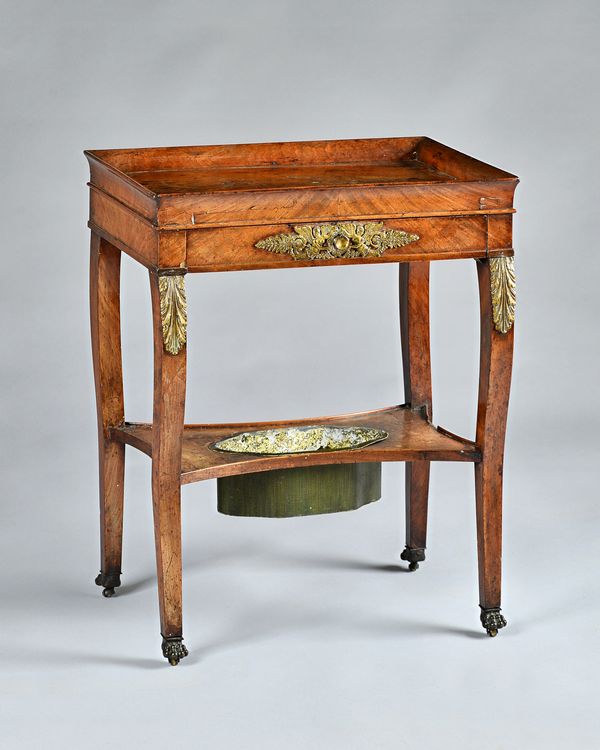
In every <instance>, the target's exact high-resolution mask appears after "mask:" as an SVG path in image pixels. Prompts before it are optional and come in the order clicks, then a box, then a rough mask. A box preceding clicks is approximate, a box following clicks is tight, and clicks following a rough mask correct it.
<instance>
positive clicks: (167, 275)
mask: <svg viewBox="0 0 600 750" xmlns="http://www.w3.org/2000/svg"><path fill="white" fill-rule="evenodd" d="M184 273H185V270H183V269H175V271H170V270H169V272H164V273H161V272H159V277H158V291H159V294H160V320H161V324H162V335H163V343H164V346H165V349H166V351H168V352H169V354H178V353H179V352H180V350H181V349H182V348H183V346H184V345H185V342H186V339H187V302H186V298H185V284H184V280H183V274H184Z"/></svg>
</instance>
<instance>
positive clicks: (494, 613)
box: [480, 607, 506, 638]
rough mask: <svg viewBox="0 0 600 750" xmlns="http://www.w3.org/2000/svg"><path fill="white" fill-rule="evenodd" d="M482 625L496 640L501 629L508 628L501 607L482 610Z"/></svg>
mask: <svg viewBox="0 0 600 750" xmlns="http://www.w3.org/2000/svg"><path fill="white" fill-rule="evenodd" d="M480 619H481V624H482V625H483V627H484V628H485V631H486V633H487V634H488V635H489V636H490V638H495V637H496V636H497V635H498V631H499V630H500V629H501V628H505V627H506V619H505V617H504V615H503V614H501V612H500V607H491V608H489V609H484V608H483V607H482V608H481V618H480Z"/></svg>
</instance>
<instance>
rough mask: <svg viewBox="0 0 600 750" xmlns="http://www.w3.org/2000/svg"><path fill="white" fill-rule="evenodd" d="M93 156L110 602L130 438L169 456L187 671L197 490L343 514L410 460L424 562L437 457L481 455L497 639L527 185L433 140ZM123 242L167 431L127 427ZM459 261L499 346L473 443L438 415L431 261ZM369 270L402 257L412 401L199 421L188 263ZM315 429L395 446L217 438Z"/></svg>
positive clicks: (94, 321) (164, 509) (158, 519)
mask: <svg viewBox="0 0 600 750" xmlns="http://www.w3.org/2000/svg"><path fill="white" fill-rule="evenodd" d="M85 155H86V157H87V159H88V161H89V165H90V171H91V179H90V183H89V186H90V219H89V227H90V229H91V232H92V238H91V272H90V292H91V327H92V350H93V361H94V375H95V383H96V399H97V410H98V431H99V460H100V529H101V570H100V574H99V576H98V577H97V578H96V583H97V584H98V585H99V586H102V588H103V593H104V595H105V596H112V595H113V594H114V591H115V589H116V588H117V587H118V586H119V585H120V583H121V551H122V532H123V489H124V460H125V445H130V446H133V447H135V448H137V449H139V450H141V451H143V452H144V453H146V454H147V455H148V456H150V457H151V459H152V500H153V509H154V528H155V542H156V562H157V577H158V596H159V604H160V624H161V634H162V639H163V640H162V651H163V655H164V656H165V658H166V659H167V660H168V661H169V662H170V663H171V664H177V663H178V662H179V660H180V659H181V658H183V657H184V656H186V655H187V653H188V652H187V650H186V648H185V646H184V645H183V630H182V562H181V560H182V558H181V500H180V494H181V489H180V488H181V485H182V484H186V483H189V482H196V481H200V480H203V479H210V478H217V479H218V481H219V508H220V509H221V510H223V512H233V513H239V514H244V515H246V514H247V515H293V514H297V513H308V512H330V511H331V510H345V509H348V508H351V507H358V506H359V505H361V504H364V502H370V501H371V500H373V499H377V498H378V496H379V494H380V486H379V485H378V481H379V480H378V476H377V474H376V471H374V469H375V466H374V465H375V464H380V462H382V461H406V462H407V463H406V499H405V500H406V548H405V549H404V551H403V552H402V554H401V558H402V559H403V560H405V561H407V562H408V563H409V566H410V568H411V569H412V570H415V569H417V568H418V566H419V563H420V562H422V561H423V560H424V559H425V546H426V527H427V501H428V488H429V466H430V462H431V461H470V462H472V463H473V465H474V467H475V491H476V515H477V549H478V560H479V604H480V608H481V615H480V617H481V623H482V625H483V627H484V628H485V630H486V631H487V632H488V633H489V635H491V636H494V635H496V634H497V632H498V630H499V629H500V628H502V627H504V626H505V625H506V620H505V619H504V617H503V615H502V613H501V611H500V578H501V544H502V528H501V526H502V469H503V453H504V436H505V428H506V417H507V408H508V397H509V389H510V380H511V368H512V352H513V321H514V309H515V275H514V260H513V256H514V251H513V248H512V214H513V213H514V209H513V195H514V191H515V187H516V185H517V182H518V179H517V178H516V177H515V176H514V175H512V174H509V173H507V172H504V171H502V170H500V169H497V168H495V167H492V166H490V165H488V164H484V163H483V162H480V161H477V160H476V159H473V158H471V157H469V156H466V155H464V154H462V153H460V152H458V151H455V150H453V149H451V148H449V147H447V146H444V145H442V144H440V143H437V142H436V141H433V140H431V139H429V138H424V137H414V138H384V139H366V140H347V141H315V142H304V143H270V144H251V145H234V146H198V147H196V146H194V147H173V148H141V149H117V150H100V151H96V150H94V151H86V152H85ZM122 252H125V253H127V254H128V255H130V256H131V257H132V258H134V259H135V260H137V261H138V262H139V263H141V264H142V265H143V266H145V267H146V268H147V269H148V271H149V276H150V288H151V296H152V311H153V328H154V411H153V421H152V424H141V423H135V422H127V421H125V410H124V403H123V377H122V367H121V333H120V258H121V253H122ZM445 259H474V260H475V261H476V265H477V274H478V279H479V294H480V311H481V347H480V371H479V400H478V409H477V425H476V431H475V440H474V441H471V440H468V439H466V438H463V437H459V436H457V435H454V434H452V433H451V432H448V431H447V430H445V429H443V428H441V427H436V426H434V424H433V423H432V396H431V363H430V346H429V261H434V260H445ZM367 263H398V264H399V269H400V278H399V301H400V302H399V307H400V335H401V341H402V356H403V371H404V400H405V403H404V404H402V405H401V406H392V407H389V408H386V409H380V410H377V411H372V412H366V413H360V414H351V415H345V416H337V417H326V418H317V419H311V420H295V421H293V422H285V423H282V422H279V423H253V424H184V405H185V390H186V331H187V309H186V296H185V284H184V279H185V274H186V273H207V272H211V271H249V270H252V269H266V268H300V267H306V266H315V267H319V266H325V265H348V264H367ZM309 426H318V427H319V429H321V428H322V427H323V428H335V429H333V432H331V434H336V435H337V434H342V433H343V434H346V433H344V432H343V430H342V431H341V432H340V430H338V429H337V428H346V429H347V430H349V431H351V430H354V429H359V428H361V427H362V428H366V430H367V432H369V430H371V429H377V430H379V431H380V433H381V434H382V435H385V439H379V438H378V440H379V441H378V442H370V443H363V444H361V445H359V446H358V447H354V446H353V445H352V446H349V445H347V444H340V445H342V447H341V449H338V450H327V449H322V448H318V449H314V450H309V451H308V452H306V451H304V452H293V451H292V449H291V448H285V449H284V450H289V451H290V452H279V453H276V454H268V453H267V454H260V453H257V452H249V451H248V452H244V450H245V449H244V450H243V451H242V452H226V451H224V450H219V448H218V444H219V441H222V440H225V439H227V438H229V437H230V436H232V435H236V434H238V433H241V432H243V433H247V432H254V431H256V430H260V431H262V430H269V431H271V432H269V435H271V434H272V431H274V430H275V431H279V433H281V432H282V431H284V432H285V431H289V430H292V431H293V430H296V434H300V435H305V434H306V429H305V428H308V427H309ZM261 434H262V433H261ZM286 434H287V433H286ZM269 439H271V438H269ZM215 444H217V446H215ZM337 447H339V446H337ZM319 467H320V468H319ZM301 472H305V473H304V474H302V473H301ZM327 472H329V473H327ZM340 472H342V473H343V472H345V473H343V476H342V473H340ZM292 477H293V478H294V482H295V484H293V487H294V488H295V489H294V491H296V492H299V493H300V500H301V501H302V502H304V506H302V507H303V509H301V510H290V508H289V507H288V506H286V505H285V504H286V502H287V499H286V498H287V493H288V492H290V493H291V492H292V483H291V482H286V479H291V478H292ZM274 478H277V482H275V481H274ZM328 482H330V484H328ZM278 483H279V484H278ZM342 485H343V486H344V487H350V489H351V493H350V494H351V497H350V496H347V497H345V498H341V500H340V502H339V503H337V505H336V502H337V501H336V502H334V503H333V505H331V503H329V500H330V499H331V497H330V496H331V493H333V494H334V495H335V494H336V493H337V492H338V491H339V492H340V493H341V492H342V490H341V487H342ZM277 487H283V488H284V491H283V494H284V497H282V498H277V497H275V499H274V501H273V502H274V503H275V506H276V508H275V510H273V507H275V506H273V507H272V506H269V508H271V510H266V509H265V508H266V507H267V506H266V505H265V504H264V503H265V502H266V500H265V498H266V496H267V495H269V497H271V495H272V494H273V493H274V494H275V495H276V494H277ZM308 490H310V493H313V492H314V493H316V495H314V497H317V500H316V501H315V502H316V503H317V505H312V504H311V503H312V502H313V499H312V498H313V494H308ZM279 500H281V503H283V505H281V503H280V502H279ZM334 500H335V498H334ZM269 502H270V501H269ZM257 503H258V505H259V506H260V508H261V509H257ZM232 507H233V510H232ZM298 507H300V506H298Z"/></svg>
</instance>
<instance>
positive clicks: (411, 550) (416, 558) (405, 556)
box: [400, 547, 425, 572]
mask: <svg viewBox="0 0 600 750" xmlns="http://www.w3.org/2000/svg"><path fill="white" fill-rule="evenodd" d="M400 559H401V560H406V562H407V563H408V569H409V570H410V571H411V572H414V571H415V570H418V569H419V563H420V562H423V560H425V550H424V549H419V548H418V547H405V548H404V551H403V552H402V554H401V555H400Z"/></svg>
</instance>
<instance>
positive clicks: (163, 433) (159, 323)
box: [150, 272, 187, 665]
mask: <svg viewBox="0 0 600 750" xmlns="http://www.w3.org/2000/svg"><path fill="white" fill-rule="evenodd" d="M180 273H181V272H180ZM150 287H151V292H152V311H153V326H154V418H153V427H152V505H153V510H154V534H155V543H156V566H157V575H158V599H159V606H160V626H161V634H162V637H163V643H162V650H163V655H164V656H165V658H167V659H168V660H169V662H170V663H171V664H173V665H175V664H177V663H178V662H179V660H180V659H181V658H183V657H184V656H187V649H186V648H185V646H184V645H183V630H182V581H181V574H182V570H181V445H182V437H183V420H184V410H185V386H186V347H185V322H186V321H185V292H184V290H183V276H181V275H178V276H174V275H169V276H164V277H160V276H158V275H157V274H156V273H153V272H151V273H150Z"/></svg>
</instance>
